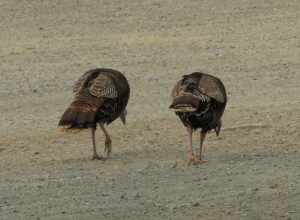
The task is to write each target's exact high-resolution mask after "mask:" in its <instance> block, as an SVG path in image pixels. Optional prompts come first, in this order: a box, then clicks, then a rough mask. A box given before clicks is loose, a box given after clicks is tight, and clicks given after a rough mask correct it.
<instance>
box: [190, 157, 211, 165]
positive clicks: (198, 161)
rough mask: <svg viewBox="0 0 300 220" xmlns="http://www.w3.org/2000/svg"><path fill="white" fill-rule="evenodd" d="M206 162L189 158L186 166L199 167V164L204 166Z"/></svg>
mask: <svg viewBox="0 0 300 220" xmlns="http://www.w3.org/2000/svg"><path fill="white" fill-rule="evenodd" d="M207 162H208V161H207V160H201V159H198V158H195V157H193V158H190V159H189V160H188V163H187V165H188V166H191V165H200V164H204V163H207Z"/></svg>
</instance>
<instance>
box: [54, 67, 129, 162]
mask: <svg viewBox="0 0 300 220" xmlns="http://www.w3.org/2000/svg"><path fill="white" fill-rule="evenodd" d="M73 92H74V100H73V102H72V103H71V104H70V106H69V107H68V108H67V110H66V111H65V112H64V114H63V115H62V117H61V119H60V121H59V124H58V125H59V126H62V127H63V128H64V130H73V129H88V128H90V129H91V131H92V139H93V149H94V155H93V159H103V158H102V157H100V156H99V155H98V154H97V152H96V146H95V130H96V128H97V124H99V125H100V128H101V129H102V131H103V132H104V134H105V136H106V140H105V146H106V147H105V151H107V153H108V154H109V153H110V152H111V139H110V136H109V134H108V132H107V131H106V129H105V127H104V125H108V124H110V123H111V122H113V121H114V120H115V119H117V118H118V117H120V118H121V120H122V122H123V123H124V124H125V121H126V113H127V112H126V106H127V103H128V100H129V95H130V87H129V84H128V81H127V79H126V78H125V76H124V75H123V74H122V73H121V72H119V71H117V70H113V69H104V68H98V69H93V70H90V71H87V72H86V73H84V74H83V75H82V76H81V77H80V78H79V79H78V80H77V81H76V82H75V84H74V86H73Z"/></svg>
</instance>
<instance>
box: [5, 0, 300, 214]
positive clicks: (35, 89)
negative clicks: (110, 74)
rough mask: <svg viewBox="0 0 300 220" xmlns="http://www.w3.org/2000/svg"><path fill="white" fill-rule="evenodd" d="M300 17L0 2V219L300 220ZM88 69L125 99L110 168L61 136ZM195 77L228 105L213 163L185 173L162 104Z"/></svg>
mask: <svg viewBox="0 0 300 220" xmlns="http://www.w3.org/2000/svg"><path fill="white" fill-rule="evenodd" d="M299 12H300V2H299V0H289V1H283V0H266V1H262V0H228V1H223V0H201V1H196V0H186V1H180V0H165V1H138V0H132V1H121V0H116V1H111V0H107V1H96V0H89V1H88V0H86V1H79V0H77V1H75V0H73V1H71V0H64V1H59V0H56V1H54V0H53V1H50V0H49V1H46V0H35V1H30V0H27V1H25V0H10V1H1V2H0V27H1V34H0V56H1V63H0V81H1V86H0V111H1V117H0V166H1V167H0V219H4V220H6V219H12V220H15V219H30V220H31V219H47V220H48V219H49V220H50V219H130V220H141V219H151V220H155V219H172V220H173V219H176V220H182V219H230V220H231V219H233V220H235V219H249V220H253V219H256V220H259V219H272V220H273V219H290V220H291V219H300V150H299V147H300V146H299V145H300V144H299V143H300V132H299V129H300V63H299V60H300V59H299V58H300V40H299V36H300V13H299ZM95 67H110V68H115V69H118V70H120V71H122V72H124V73H125V75H126V76H127V78H128V79H129V82H130V84H131V88H132V93H131V99H130V102H129V106H128V112H129V114H128V118H127V121H128V124H127V125H126V126H125V127H124V126H123V125H122V124H121V122H120V120H117V121H115V122H114V123H113V124H112V125H110V126H109V128H108V129H109V132H110V133H111V136H112V140H113V154H112V157H111V158H110V159H109V160H108V161H106V162H101V161H91V160H90V159H91V155H92V147H91V140H90V133H89V132H87V131H83V132H81V133H76V134H64V133H60V132H59V131H58V130H57V123H58V120H59V117H60V116H61V114H62V113H63V111H64V109H65V108H66V107H67V106H68V104H69V103H70V101H71V99H72V92H71V87H72V84H73V82H74V81H75V80H76V79H77V78H78V77H79V76H80V75H81V74H83V73H84V72H85V71H86V70H88V69H91V68H95ZM192 71H203V72H206V73H210V74H213V75H216V76H218V77H220V78H221V79H222V80H223V82H224V84H225V86H226V88H227V91H228V95H229V102H228V106H227V109H226V113H225V115H224V120H223V122H224V123H223V124H224V126H223V131H222V132H221V136H220V137H218V138H217V137H216V136H215V135H214V134H213V133H211V134H209V136H208V138H207V140H206V142H205V152H204V153H205V154H204V156H205V159H207V160H208V161H209V162H208V163H207V164H205V165H201V166H192V167H187V166H186V165H185V159H186V156H187V155H186V147H185V145H186V132H185V129H184V128H183V126H182V125H181V123H180V121H179V120H178V118H176V116H175V115H174V114H173V113H172V112H170V111H169V110H168V106H169V104H170V97H169V96H170V91H171V88H172V86H173V85H174V83H175V82H176V80H178V79H180V77H181V75H183V74H187V73H191V72H192ZM97 135H98V136H97V143H98V150H99V151H101V152H102V150H103V144H104V140H103V135H102V134H101V132H100V131H98V133H97ZM198 141H199V136H198V134H197V135H195V139H194V146H195V148H197V146H198V143H199V142H198Z"/></svg>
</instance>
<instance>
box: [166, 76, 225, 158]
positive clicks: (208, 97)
mask: <svg viewBox="0 0 300 220" xmlns="http://www.w3.org/2000/svg"><path fill="white" fill-rule="evenodd" d="M172 99H173V102H172V104H171V105H170V109H171V110H173V111H175V113H176V115H178V116H179V118H180V120H181V121H182V123H183V124H184V126H185V127H186V128H187V132H188V156H189V160H188V164H202V163H205V162H206V161H205V160H203V159H202V147H203V142H204V139H205V136H206V134H207V132H208V131H210V130H212V129H214V130H215V132H216V134H217V136H218V135H219V133H220V130H221V126H222V122H221V118H222V115H223V112H224V110H225V106H226V103H227V96H226V91H225V87H224V85H223V83H222V82H221V80H220V79H218V78H217V77H215V76H212V75H209V74H205V73H200V72H195V73H191V74H189V75H184V76H183V77H182V79H181V80H179V81H178V82H177V83H176V85H175V87H174V88H173V90H172ZM197 129H201V131H200V151H199V155H198V156H195V154H194V151H193V146H192V135H193V131H195V130H197Z"/></svg>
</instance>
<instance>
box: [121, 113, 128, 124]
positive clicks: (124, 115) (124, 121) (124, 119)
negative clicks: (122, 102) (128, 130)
mask: <svg viewBox="0 0 300 220" xmlns="http://www.w3.org/2000/svg"><path fill="white" fill-rule="evenodd" d="M126 115H127V111H126V110H124V111H123V112H122V113H121V115H120V118H121V121H122V123H123V125H125V124H126Z"/></svg>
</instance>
